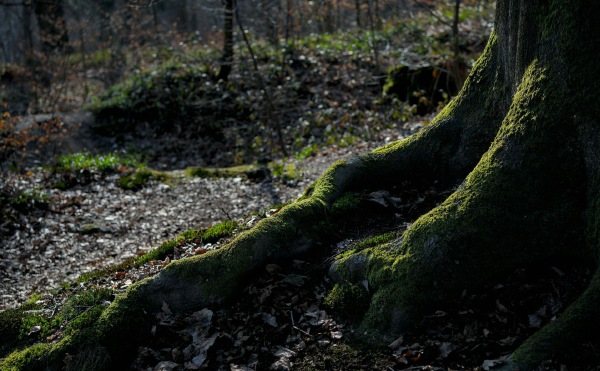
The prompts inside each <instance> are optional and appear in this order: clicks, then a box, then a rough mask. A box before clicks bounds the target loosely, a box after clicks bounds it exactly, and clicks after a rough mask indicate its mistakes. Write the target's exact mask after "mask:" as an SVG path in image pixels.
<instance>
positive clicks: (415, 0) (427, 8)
mask: <svg viewBox="0 0 600 371" xmlns="http://www.w3.org/2000/svg"><path fill="white" fill-rule="evenodd" d="M414 2H415V4H417V5H418V6H420V7H421V8H423V9H425V10H427V11H428V12H429V13H430V14H431V15H432V16H433V17H434V18H435V19H437V20H438V21H440V22H442V23H443V24H445V25H446V26H448V27H452V24H451V23H450V22H448V21H447V20H445V19H443V18H442V17H440V16H439V15H438V14H437V13H436V12H434V11H433V10H431V8H429V7H428V6H427V5H425V4H423V3H421V2H419V0H414Z"/></svg>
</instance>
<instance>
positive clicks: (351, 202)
mask: <svg viewBox="0 0 600 371" xmlns="http://www.w3.org/2000/svg"><path fill="white" fill-rule="evenodd" d="M360 204H361V199H360V198H359V197H357V195H356V194H355V193H352V192H347V193H344V194H343V195H342V196H341V197H340V198H338V199H337V200H335V202H334V203H333V205H331V212H332V213H333V215H334V216H340V217H341V216H343V215H346V214H348V213H351V212H352V211H354V210H356V209H357V208H358V207H359V206H360Z"/></svg>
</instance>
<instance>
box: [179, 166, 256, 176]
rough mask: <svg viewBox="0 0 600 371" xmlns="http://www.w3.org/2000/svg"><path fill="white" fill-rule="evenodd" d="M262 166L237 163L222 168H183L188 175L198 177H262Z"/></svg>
mask: <svg viewBox="0 0 600 371" xmlns="http://www.w3.org/2000/svg"><path fill="white" fill-rule="evenodd" d="M265 171H266V169H265V168H264V167H260V166H258V165H239V166H233V167H224V168H205V167H191V168H187V169H186V170H185V173H186V175H187V176H188V177H199V178H235V177H242V178H247V179H262V178H264V177H266V176H267V173H266V172H265Z"/></svg>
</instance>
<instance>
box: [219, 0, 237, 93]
mask: <svg viewBox="0 0 600 371" xmlns="http://www.w3.org/2000/svg"><path fill="white" fill-rule="evenodd" d="M233 1H234V0H223V54H222V55H221V62H220V63H221V67H220V68H219V72H218V73H217V76H216V79H217V80H223V81H226V80H227V78H228V77H229V73H230V72H231V68H232V65H233V12H234V10H233V6H234V4H233Z"/></svg>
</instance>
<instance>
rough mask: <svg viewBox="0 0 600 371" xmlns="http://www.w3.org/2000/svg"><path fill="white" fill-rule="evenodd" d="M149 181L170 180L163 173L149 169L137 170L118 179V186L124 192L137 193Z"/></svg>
mask: <svg viewBox="0 0 600 371" xmlns="http://www.w3.org/2000/svg"><path fill="white" fill-rule="evenodd" d="M151 180H158V181H162V182H166V181H169V180H170V177H169V175H168V174H166V173H164V172H160V171H156V170H150V169H139V170H137V171H135V172H134V173H133V174H129V175H124V176H122V177H121V178H120V179H119V182H118V185H119V187H121V188H123V189H126V190H130V191H137V190H139V189H142V188H143V187H144V186H145V185H146V184H148V182H150V181H151Z"/></svg>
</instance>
